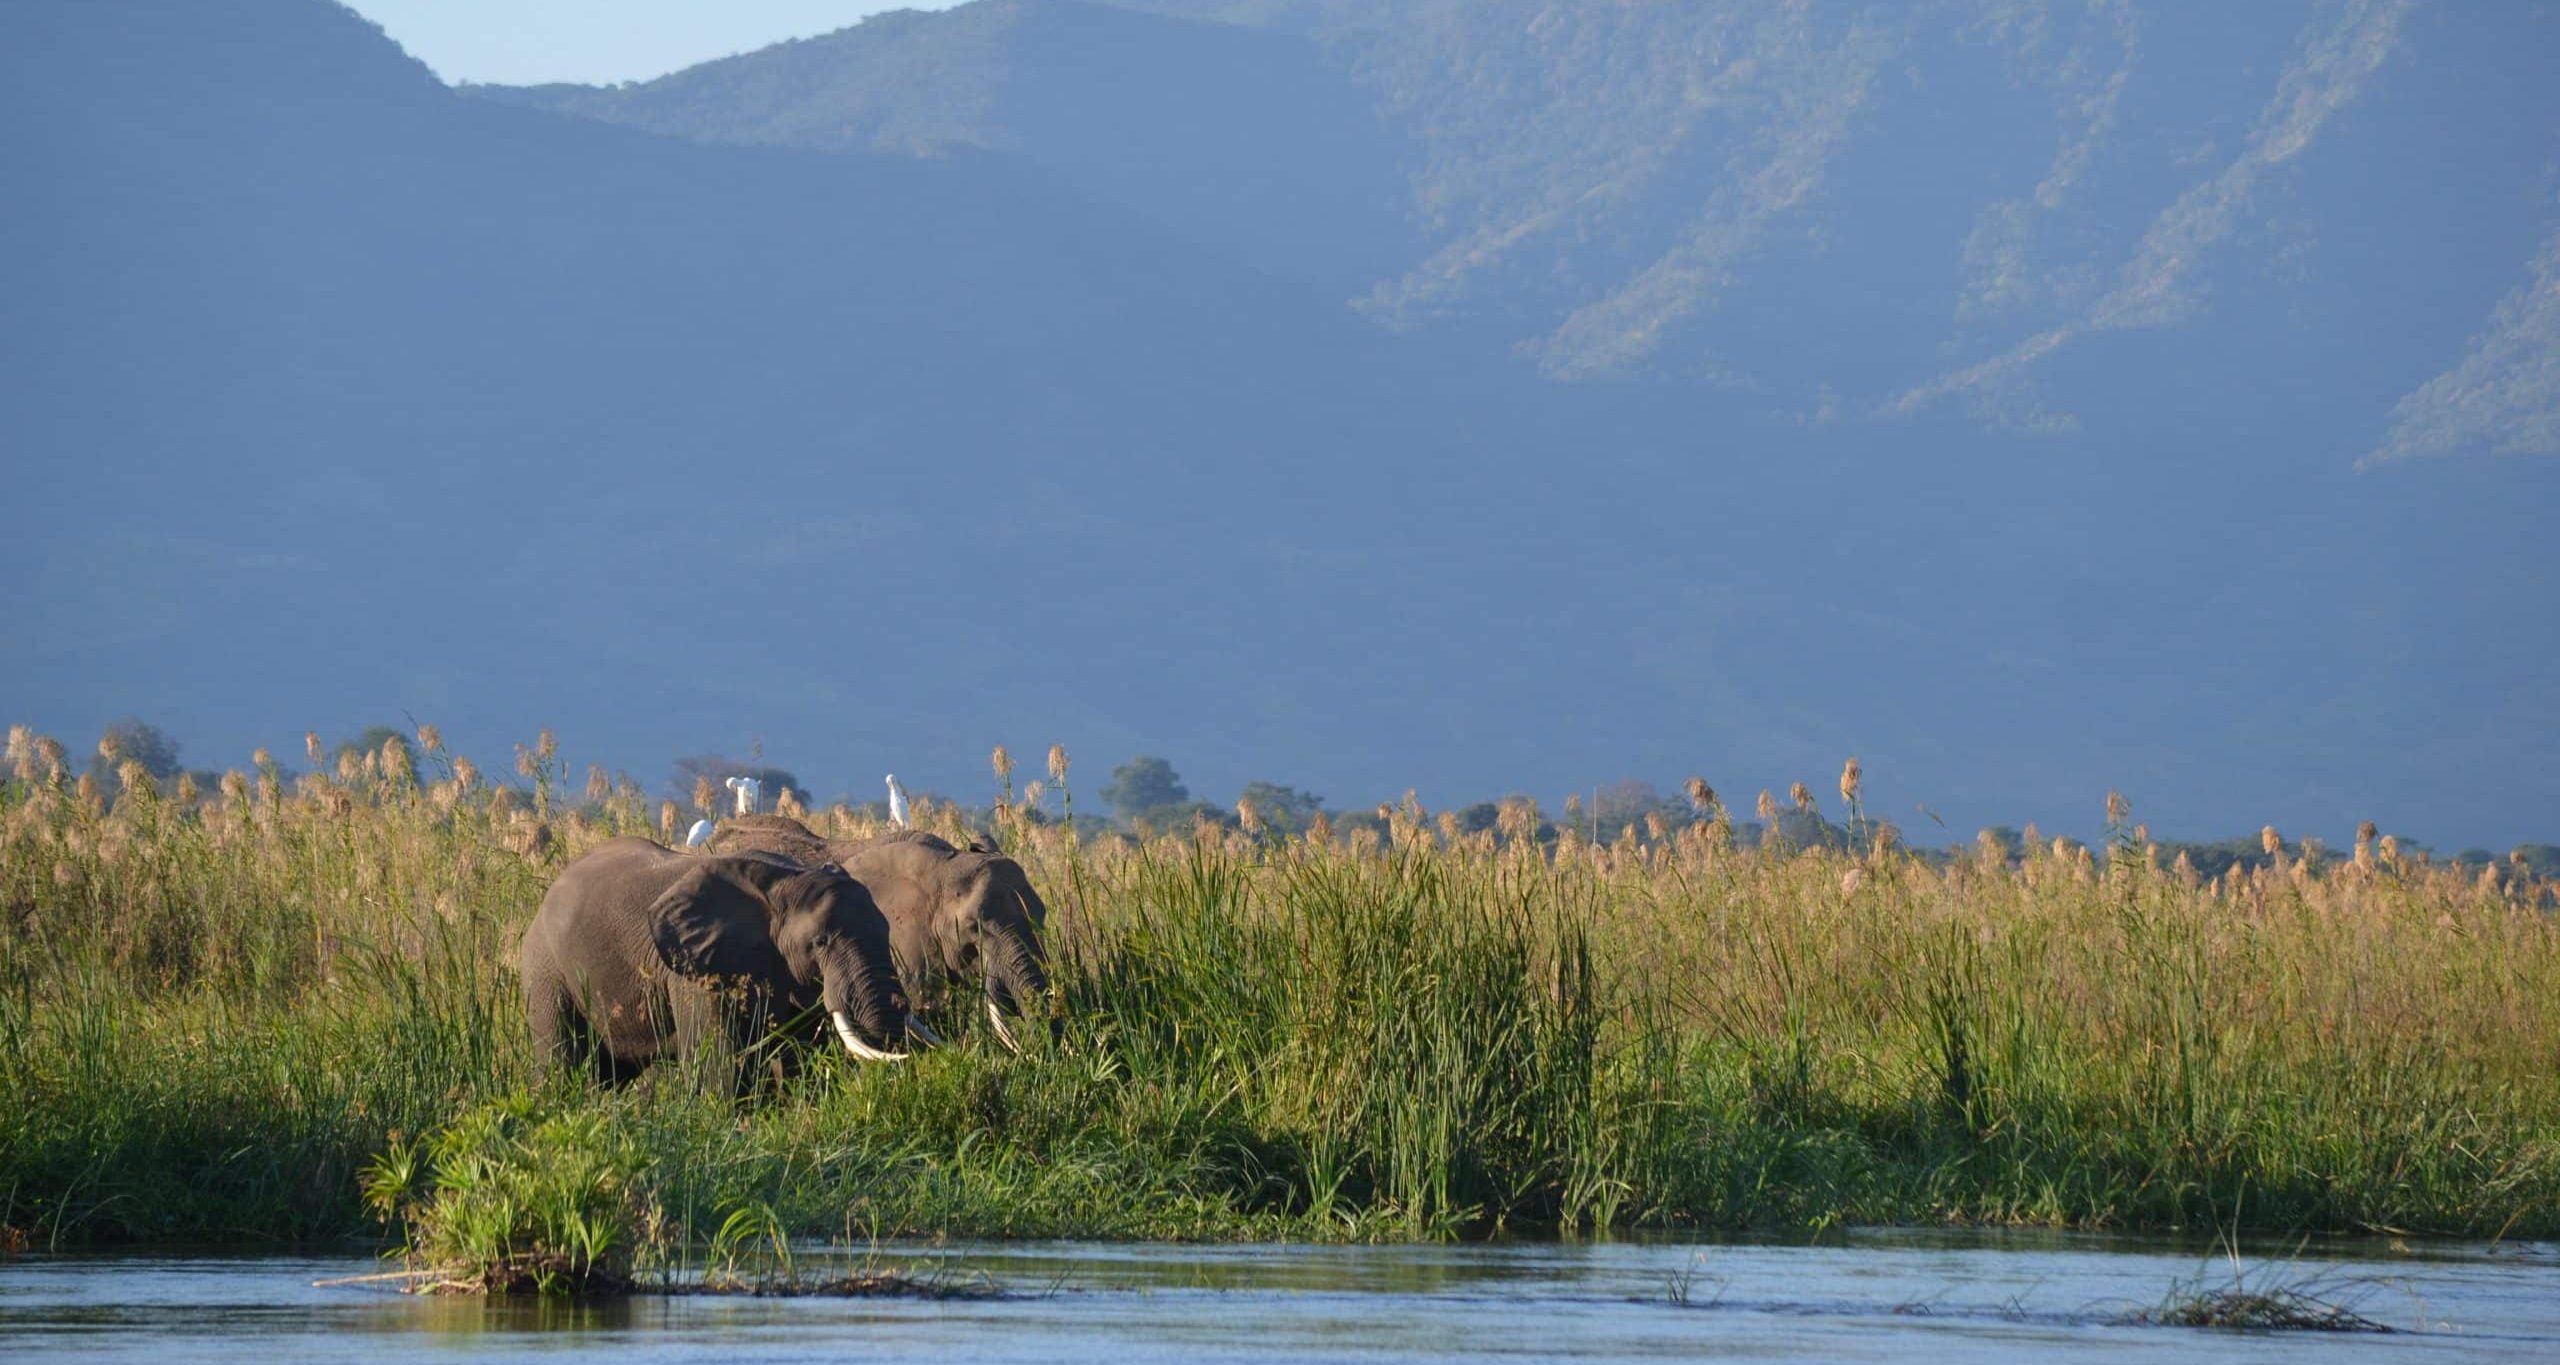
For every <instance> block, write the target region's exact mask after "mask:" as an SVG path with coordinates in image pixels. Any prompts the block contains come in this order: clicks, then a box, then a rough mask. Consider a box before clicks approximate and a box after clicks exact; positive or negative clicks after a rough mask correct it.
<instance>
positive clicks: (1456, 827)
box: [85, 716, 2560, 879]
mask: <svg viewBox="0 0 2560 1365" xmlns="http://www.w3.org/2000/svg"><path fill="white" fill-rule="evenodd" d="M386 746H392V747H397V748H398V749H400V750H401V752H402V756H403V757H404V758H405V759H406V760H407V765H406V766H408V767H409V768H410V770H412V771H417V770H418V764H419V762H420V760H421V759H422V758H423V757H424V755H423V754H421V752H420V746H419V743H418V740H417V739H416V738H415V736H414V735H413V733H412V731H411V730H409V729H407V728H403V727H400V726H393V725H368V726H366V727H364V728H363V729H361V730H358V731H357V732H356V733H355V734H353V735H351V736H349V737H347V738H346V739H344V740H341V741H339V742H338V743H337V744H335V745H326V746H315V749H314V753H315V754H316V755H317V756H319V757H320V758H321V760H322V763H323V764H324V765H325V766H332V767H334V766H335V765H337V764H339V763H341V762H342V761H344V760H345V759H346V758H347V756H349V755H354V756H355V757H356V758H358V759H359V760H361V759H362V758H364V757H365V756H367V755H378V754H380V753H381V752H382V751H383V750H384V748H385V747H386ZM182 751H183V746H182V745H181V744H180V743H179V741H178V740H177V739H176V738H174V737H173V736H171V735H170V734H169V733H168V732H167V731H166V730H164V729H162V728H161V727H160V726H158V725H155V724H152V723H151V722H149V721H146V720H143V719H141V718H140V717H137V716H127V717H125V718H124V719H122V720H118V721H116V722H115V723H114V724H112V725H109V726H108V727H107V728H106V731H105V733H104V734H103V735H102V736H101V742H100V744H99V745H98V746H97V748H96V749H95V751H93V753H92V754H91V756H90V757H89V759H88V761H87V763H86V765H85V770H86V772H87V773H88V775H89V776H90V777H91V778H93V779H94V780H95V781H96V782H97V784H98V787H99V789H100V791H101V792H102V793H103V794H104V795H105V796H106V797H107V798H108V799H110V800H112V799H113V798H114V797H115V796H116V795H118V794H119V793H121V791H122V790H123V783H124V777H125V772H126V765H129V764H130V765H139V769H140V771H141V772H143V773H147V774H149V776H150V777H151V778H152V779H153V780H154V781H155V782H156V783H158V784H159V785H160V786H161V787H162V789H163V791H164V793H174V792H175V791H176V790H177V789H178V784H179V782H180V780H181V779H191V780H192V782H193V784H194V786H195V787H196V788H197V789H199V790H201V791H212V790H214V789H215V788H216V787H217V786H218V785H219V783H220V781H221V773H220V772H219V771H217V770H213V769H190V768H188V767H186V766H185V764H184V762H183V761H182V759H181V754H182ZM110 755H113V757H112V758H111V757H110ZM269 767H270V768H272V769H273V770H274V771H275V773H276V774H277V776H278V777H279V778H281V779H282V780H285V781H287V782H290V781H291V780H292V779H294V778H295V777H296V776H298V775H299V774H298V773H297V772H296V771H295V770H294V769H293V768H292V767H290V766H288V765H285V764H283V763H280V762H275V761H273V760H270V762H269ZM600 776H601V770H598V772H597V773H595V774H591V775H590V779H589V784H588V787H589V794H590V796H592V795H594V794H595V792H596V791H597V790H598V788H599V787H600V786H601V785H604V784H602V783H600V781H599V778H600ZM733 777H746V778H753V779H755V780H756V781H757V782H759V783H761V784H763V799H764V801H765V803H766V808H767V809H771V808H772V805H773V804H774V803H775V802H777V801H779V800H780V798H781V796H782V793H784V792H785V791H789V792H791V793H793V794H794V795H795V796H796V797H798V799H799V800H800V801H802V802H803V803H810V804H814V803H811V802H810V796H809V790H808V788H807V787H806V786H804V785H803V784H802V783H801V781H800V778H799V775H798V774H797V773H795V772H793V771H792V770H791V769H789V768H786V767H782V766H780V765H777V764H773V763H769V762H766V761H765V760H764V758H763V756H762V753H761V751H760V750H759V751H758V752H757V753H756V754H755V755H753V756H751V757H749V758H745V759H739V758H732V757H729V756H728V755H725V754H718V753H698V754H687V755H685V756H683V757H680V758H677V759H676V760H675V761H674V763H673V765H672V767H671V769H670V772H669V776H668V790H667V796H668V798H669V799H672V800H674V801H675V802H676V803H677V804H678V806H679V807H680V808H682V809H683V810H684V811H685V812H686V813H687V814H688V815H689V816H690V815H693V814H706V813H715V812H718V811H722V810H726V809H728V808H729V800H730V798H729V792H728V782H729V779H731V778H733ZM611 785H615V786H619V787H621V788H624V789H636V784H633V783H632V782H631V780H630V779H629V778H628V777H627V776H626V777H623V778H621V779H620V781H619V782H618V783H614V784H611ZM1702 791H1703V789H1702ZM1096 795H1098V796H1099V797H1100V798H1101V801H1102V804H1103V806H1104V808H1105V809H1106V810H1107V811H1108V815H1107V816H1106V815H1105V814H1103V813H1100V812H1095V811H1092V810H1085V811H1080V812H1076V813H1075V814H1074V816H1073V817H1072V818H1073V820H1074V822H1075V824H1076V826H1077V827H1078V828H1079V830H1081V831H1082V832H1084V833H1087V834H1091V835H1102V834H1108V833H1127V834H1135V835H1158V834H1168V833H1177V832H1180V831H1182V830H1187V829H1191V828H1193V827H1195V826H1197V825H1200V824H1204V823H1205V824H1209V825H1213V826H1217V827H1220V828H1225V829H1235V828H1239V827H1242V826H1244V825H1245V824H1247V823H1248V821H1249V822H1250V823H1251V825H1252V827H1253V828H1254V829H1255V830H1256V832H1261V833H1269V834H1273V835H1278V836H1289V837H1294V836H1297V835H1302V834H1305V833H1306V832H1307V831H1308V830H1310V829H1312V828H1314V827H1315V826H1316V824H1317V822H1318V820H1320V819H1321V820H1324V821H1326V822H1327V823H1329V824H1330V826H1331V827H1332V828H1333V829H1334V830H1335V831H1336V832H1337V833H1341V834H1349V833H1353V832H1356V831H1359V830H1372V831H1375V832H1377V833H1379V834H1381V835H1383V834H1385V833H1386V828H1387V824H1388V821H1389V818H1390V815H1391V814H1392V811H1393V805H1392V803H1382V804H1379V805H1377V806H1374V807H1366V808H1362V809H1357V810H1339V811H1338V810H1333V809H1330V808H1329V807H1328V806H1327V805H1326V803H1325V799H1324V798H1323V797H1321V796H1319V795H1317V794H1315V793H1314V792H1310V791H1304V790H1301V789H1299V788H1297V787H1293V786H1287V785H1283V784H1281V783H1276V782H1268V781H1254V782H1248V783H1246V784H1245V786H1244V788H1243V790H1242V791H1241V792H1239V793H1238V795H1237V800H1236V802H1235V804H1233V805H1221V804H1219V803H1217V802H1213V801H1206V800H1202V799H1200V798H1199V797H1197V796H1195V795H1193V793H1192V791H1191V789H1190V787H1189V786H1188V785H1186V784H1185V783H1184V782H1183V780H1182V775H1181V774H1180V773H1179V772H1177V771H1175V769H1174V766H1173V764H1172V762H1171V761H1169V760H1167V759H1164V758H1161V757H1157V756H1155V755H1151V754H1141V755H1139V756H1137V757H1135V758H1132V759H1130V760H1129V761H1128V762H1126V763H1123V764H1121V765H1119V766H1118V767H1116V768H1114V769H1112V770H1111V780H1110V781H1108V782H1106V783H1104V784H1103V785H1102V787H1101V788H1100V789H1099V791H1098V792H1097V793H1096ZM910 799H911V801H912V802H913V803H915V804H917V805H920V806H921V805H931V806H950V807H953V808H956V809H958V810H959V811H960V812H961V814H962V816H963V818H964V819H966V820H968V821H969V822H970V823H972V824H975V825H979V826H981V827H992V825H993V824H994V815H995V810H994V807H993V806H992V805H987V806H974V805H971V804H969V803H966V802H961V801H955V800H952V799H951V798H948V797H944V796H942V795H940V794H938V793H935V792H931V791H923V790H918V791H913V792H911V793H910ZM842 804H845V805H847V806H849V807H850V808H851V809H853V810H854V811H855V812H857V813H859V814H865V815H869V816H870V817H872V818H874V819H883V820H885V819H886V818H887V817H888V802H887V801H886V799H885V797H874V798H872V799H870V800H866V801H853V800H850V799H846V800H844V801H843V803H842ZM1048 804H1049V803H1046V802H1044V803H1042V804H1040V805H1020V806H1017V807H1016V808H1015V813H1016V815H1017V816H1018V817H1019V818H1022V819H1025V820H1029V821H1031V822H1032V823H1035V824H1050V823H1056V822H1059V821H1062V820H1065V819H1068V818H1069V816H1068V809H1069V807H1068V806H1067V804H1066V802H1064V801H1063V800H1061V801H1059V802H1057V803H1055V804H1056V809H1054V810H1052V809H1049V808H1048ZM1506 807H1508V808H1509V809H1511V810H1513V811H1516V812H1520V813H1521V814H1520V815H1519V816H1518V817H1515V819H1516V820H1517V821H1518V822H1519V823H1520V824H1521V825H1523V826H1524V827H1523V828H1521V829H1519V831H1518V833H1519V834H1520V835H1524V836H1525V837H1527V838H1530V839H1534V840H1535V841H1537V842H1539V843H1543V844H1552V843H1554V842H1555V841H1556V840H1557V839H1558V838H1560V837H1561V836H1562V835H1563V833H1564V832H1565V831H1567V830H1571V831H1573V832H1574V833H1576V834H1577V835H1579V836H1581V837H1583V838H1586V839H1591V840H1611V839H1615V838H1618V837H1620V836H1621V835H1623V834H1624V833H1625V832H1626V831H1628V830H1634V831H1637V832H1638V834H1639V836H1640V837H1647V838H1654V839H1663V838H1669V837H1671V836H1673V835H1676V834H1677V833H1678V832H1679V831H1681V830H1683V829H1686V828H1688V827H1689V826H1691V825H1694V824H1698V823H1700V822H1702V821H1705V820H1709V819H1712V818H1715V817H1716V816H1717V815H1718V814H1722V815H1723V816H1724V818H1725V819H1726V820H1727V821H1728V823H1729V825H1730V828H1731V829H1732V831H1733V839H1734V842H1735V843H1736V844H1738V845H1740V846H1742V847H1745V848H1756V847H1759V846H1762V845H1764V844H1768V843H1770V842H1772V841H1776V842H1780V843H1782V844H1783V845H1784V846H1785V847H1788V848H1792V849H1805V848H1830V849H1849V848H1853V847H1860V846H1863V845H1864V844H1866V843H1868V842H1870V841H1873V840H1875V839H1877V838H1879V837H1881V838H1883V839H1886V840H1888V841H1891V842H1894V843H1897V844H1899V843H1902V842H1903V834H1902V831H1901V830H1900V829H1899V828H1897V827H1896V826H1895V825H1894V824H1892V823H1891V822H1889V821H1882V820H1871V819H1867V818H1865V817H1864V816H1863V815H1860V816H1858V817H1856V818H1854V819H1853V820H1851V821H1850V822H1848V823H1843V822H1840V821H1835V820H1833V819H1831V818H1830V817H1829V816H1827V815H1825V814H1824V813H1823V812H1822V811H1821V809H1820V808H1819V807H1818V805H1816V803H1815V802H1814V801H1813V800H1812V799H1811V797H1810V794H1809V793H1807V792H1805V791H1804V790H1803V789H1802V788H1798V789H1796V790H1795V791H1793V792H1791V793H1790V794H1789V797H1788V799H1787V800H1786V801H1784V802H1780V801H1778V800H1777V799H1776V798H1774V797H1773V796H1772V795H1770V794H1768V793H1763V794H1761V796H1760V798H1759V800H1758V801H1756V802H1755V803H1754V804H1753V806H1752V808H1751V810H1750V811H1748V812H1739V811H1731V810H1728V809H1726V808H1725V807H1724V806H1723V805H1722V804H1721V802H1720V801H1718V800H1716V799H1715V798H1714V795H1713V793H1712V792H1705V793H1704V799H1700V797H1699V796H1696V795H1692V794H1688V793H1682V794H1676V795H1669V796H1666V795H1665V794H1664V793H1663V792H1661V791H1660V790H1659V789H1657V788H1656V787H1655V786H1654V785H1653V784H1652V783H1650V782H1645V781H1641V780H1638V779H1634V778H1628V779H1624V780H1621V781H1618V782H1613V783H1609V784H1607V785H1605V786H1600V787H1596V788H1594V789H1592V791H1591V792H1590V793H1589V794H1588V795H1587V796H1585V795H1583V794H1581V793H1577V794H1575V795H1573V796H1570V797H1567V798H1566V800H1565V803H1564V808H1563V810H1562V811H1561V812H1558V813H1554V814H1550V813H1548V812H1546V811H1545V810H1544V809H1543V807H1541V806H1540V805H1539V804H1538V803H1537V802H1536V801H1535V800H1533V799H1532V798H1530V797H1527V796H1524V795H1520V794H1517V793H1514V794H1512V795H1509V796H1505V797H1503V798H1501V799H1499V800H1490V801H1475V802H1470V803H1468V804H1466V805H1462V806H1458V807H1455V808H1452V809H1449V810H1446V811H1444V812H1442V813H1441V814H1440V815H1439V816H1437V817H1436V818H1435V820H1434V823H1435V824H1436V825H1439V826H1441V827H1442V828H1446V829H1450V830H1453V831H1455V832H1456V833H1458V834H1461V835H1474V834H1481V833H1484V832H1486V831H1489V830H1502V829H1504V824H1503V818H1504V810H1505V808H1506ZM2033 829H2034V827H2033V826H2029V827H2027V829H2026V830H2025V831H2021V830H2020V829H2019V828H2017V827H2016V826H2013V825H1994V826H1991V827H1989V828H1987V829H1984V830H1982V831H1981V832H1980V833H1979V834H1978V835H1976V836H1975V838H1974V839H1973V840H1971V841H1969V842H1963V843H1954V844H1948V845H1944V846H1935V847H1933V846H1926V845H1912V846H1908V847H1909V851H1910V852H1911V853H1912V854H1913V855H1914V856H1916V857H1919V858H1921V859H1922V860H1924V861H1927V862H1930V863H1933V864H1938V865H1944V864H1945V863H1947V862H1949V861H1952V860H1954V859H1957V858H1982V857H2000V858H2005V859H2007V860H2008V861H2010V862H2017V861H2019V860H2022V859H2023V858H2025V857H2026V856H2027V855H2028V848H2027V845H2028V842H2029V836H2030V834H2032V832H2033ZM2266 841H2267V836H2266V835H2265V834H2263V833H2262V834H2257V835H2247V836H2242V837H2238V838H2231V839H2219V840H2210V841H2196V840H2168V839H2163V840H2158V841H2157V843H2158V846H2159V850H2160V858H2161V861H2162V862H2164V863H2167V862H2174V861H2175V860H2176V859H2177V858H2178V857H2180V856H2181V855H2184V856H2185V857H2186V859H2187V861H2188V863H2189V864H2190V865H2191V866H2193V867H2194V868H2195V870H2196V872H2197V874H2198V875H2199V876H2202V877H2205V878H2208V879H2211V878H2216V877H2221V876H2223V875H2225V874H2226V873H2228V872H2230V871H2231V870H2233V869H2234V868H2237V869H2239V870H2240V871H2242V872H2252V871H2255V870H2256V869H2258V868H2262V867H2267V866H2270V865H2273V864H2274V863H2275V862H2276V860H2277V858H2278V857H2279V856H2281V857H2283V858H2284V859H2286V860H2287V861H2289V862H2298V861H2304V860H2308V861H2310V862H2311V863H2312V864H2313V865H2314V866H2319V865H2321V864H2322V863H2324V862H2325V861H2331V860H2335V859H2337V858H2339V857H2341V856H2343V855H2341V854H2340V853H2339V852H2337V851H2336V850H2334V849H2332V848H2330V847H2328V846H2325V845H2323V844H2322V843H2321V842H2320V841H2318V840H2316V839H2309V840H2289V841H2288V840H2278V841H2277V847H2276V849H2275V850H2273V851H2271V850H2269V849H2268V848H2267V846H2266ZM2055 842H2057V843H2059V844H2061V845H2063V846H2064V849H2065V851H2068V850H2069V849H2071V848H2076V847H2079V846H2080V841H2078V840H2075V839H2070V838H2062V839H2059V840H2057V841H2055ZM2398 845H2399V847H2400V849H2401V850H2402V852H2403V855H2404V856H2410V857H2416V856H2420V855H2424V856H2426V857H2428V858H2430V859H2434V860H2438V861H2446V862H2451V863H2454V864H2458V865H2462V866H2468V867H2478V866H2482V865H2485V864H2488V863H2493V862H2500V861H2512V862H2516V863H2520V864H2522V865H2523V866H2524V867H2525V868H2527V869H2528V870H2530V871H2531V872H2532V873H2533V874H2534V875H2535V876H2538V877H2560V844H2546V843H2526V844H2518V845H2516V846H2515V847H2514V848H2513V849H2511V850H2509V851H2508V852H2507V853H2506V854H2504V855H2500V854H2498V853H2495V852H2492V851H2491V850H2489V849H2487V848H2482V847H2470V848H2464V849H2461V850H2460V851H2458V852H2455V853H2453V854H2450V855H2442V854H2439V853H2438V852H2437V851H2436V850H2434V849H2432V848H2430V847H2428V846H2427V845H2425V844H2422V843H2420V842H2418V841H2416V840H2414V839H2408V838H2402V839H2400V840H2399V841H2398Z"/></svg>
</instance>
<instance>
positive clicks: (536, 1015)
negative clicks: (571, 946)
mask: <svg viewBox="0 0 2560 1365" xmlns="http://www.w3.org/2000/svg"><path fill="white" fill-rule="evenodd" d="M524 1017H525V1022H526V1023H528V1024H530V1025H532V1026H533V1058H534V1061H535V1062H536V1063H538V1064H539V1065H542V1066H545V1067H558V1066H566V1067H571V1068H575V1069H580V1070H583V1069H585V1067H586V1066H587V1064H588V1062H589V1060H590V1057H589V1054H590V1053H592V1052H593V1051H594V1048H595V1040H594V1038H593V1037H592V1036H591V1035H590V1034H589V1033H588V1032H587V1027H586V1020H585V1019H583V1018H581V1017H579V1014H578V1005H577V1002H576V1001H574V1000H572V999H570V998H569V992H568V990H567V989H566V988H565V987H564V986H563V985H562V983H561V981H560V978H559V976H558V974H556V973H553V972H549V971H528V972H526V973H525V977H524Z"/></svg>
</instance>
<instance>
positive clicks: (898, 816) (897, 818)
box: [889, 773, 907, 827]
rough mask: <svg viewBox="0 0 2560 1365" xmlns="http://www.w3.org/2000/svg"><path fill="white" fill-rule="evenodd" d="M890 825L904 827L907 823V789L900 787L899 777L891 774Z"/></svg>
mask: <svg viewBox="0 0 2560 1365" xmlns="http://www.w3.org/2000/svg"><path fill="white" fill-rule="evenodd" d="M889 823H890V824H893V825H898V826H901V827H903V826H904V825H905V824H906V823H907V789H906V788H904V787H901V786H899V785H898V775H897V774H896V773H891V774H889Z"/></svg>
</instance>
